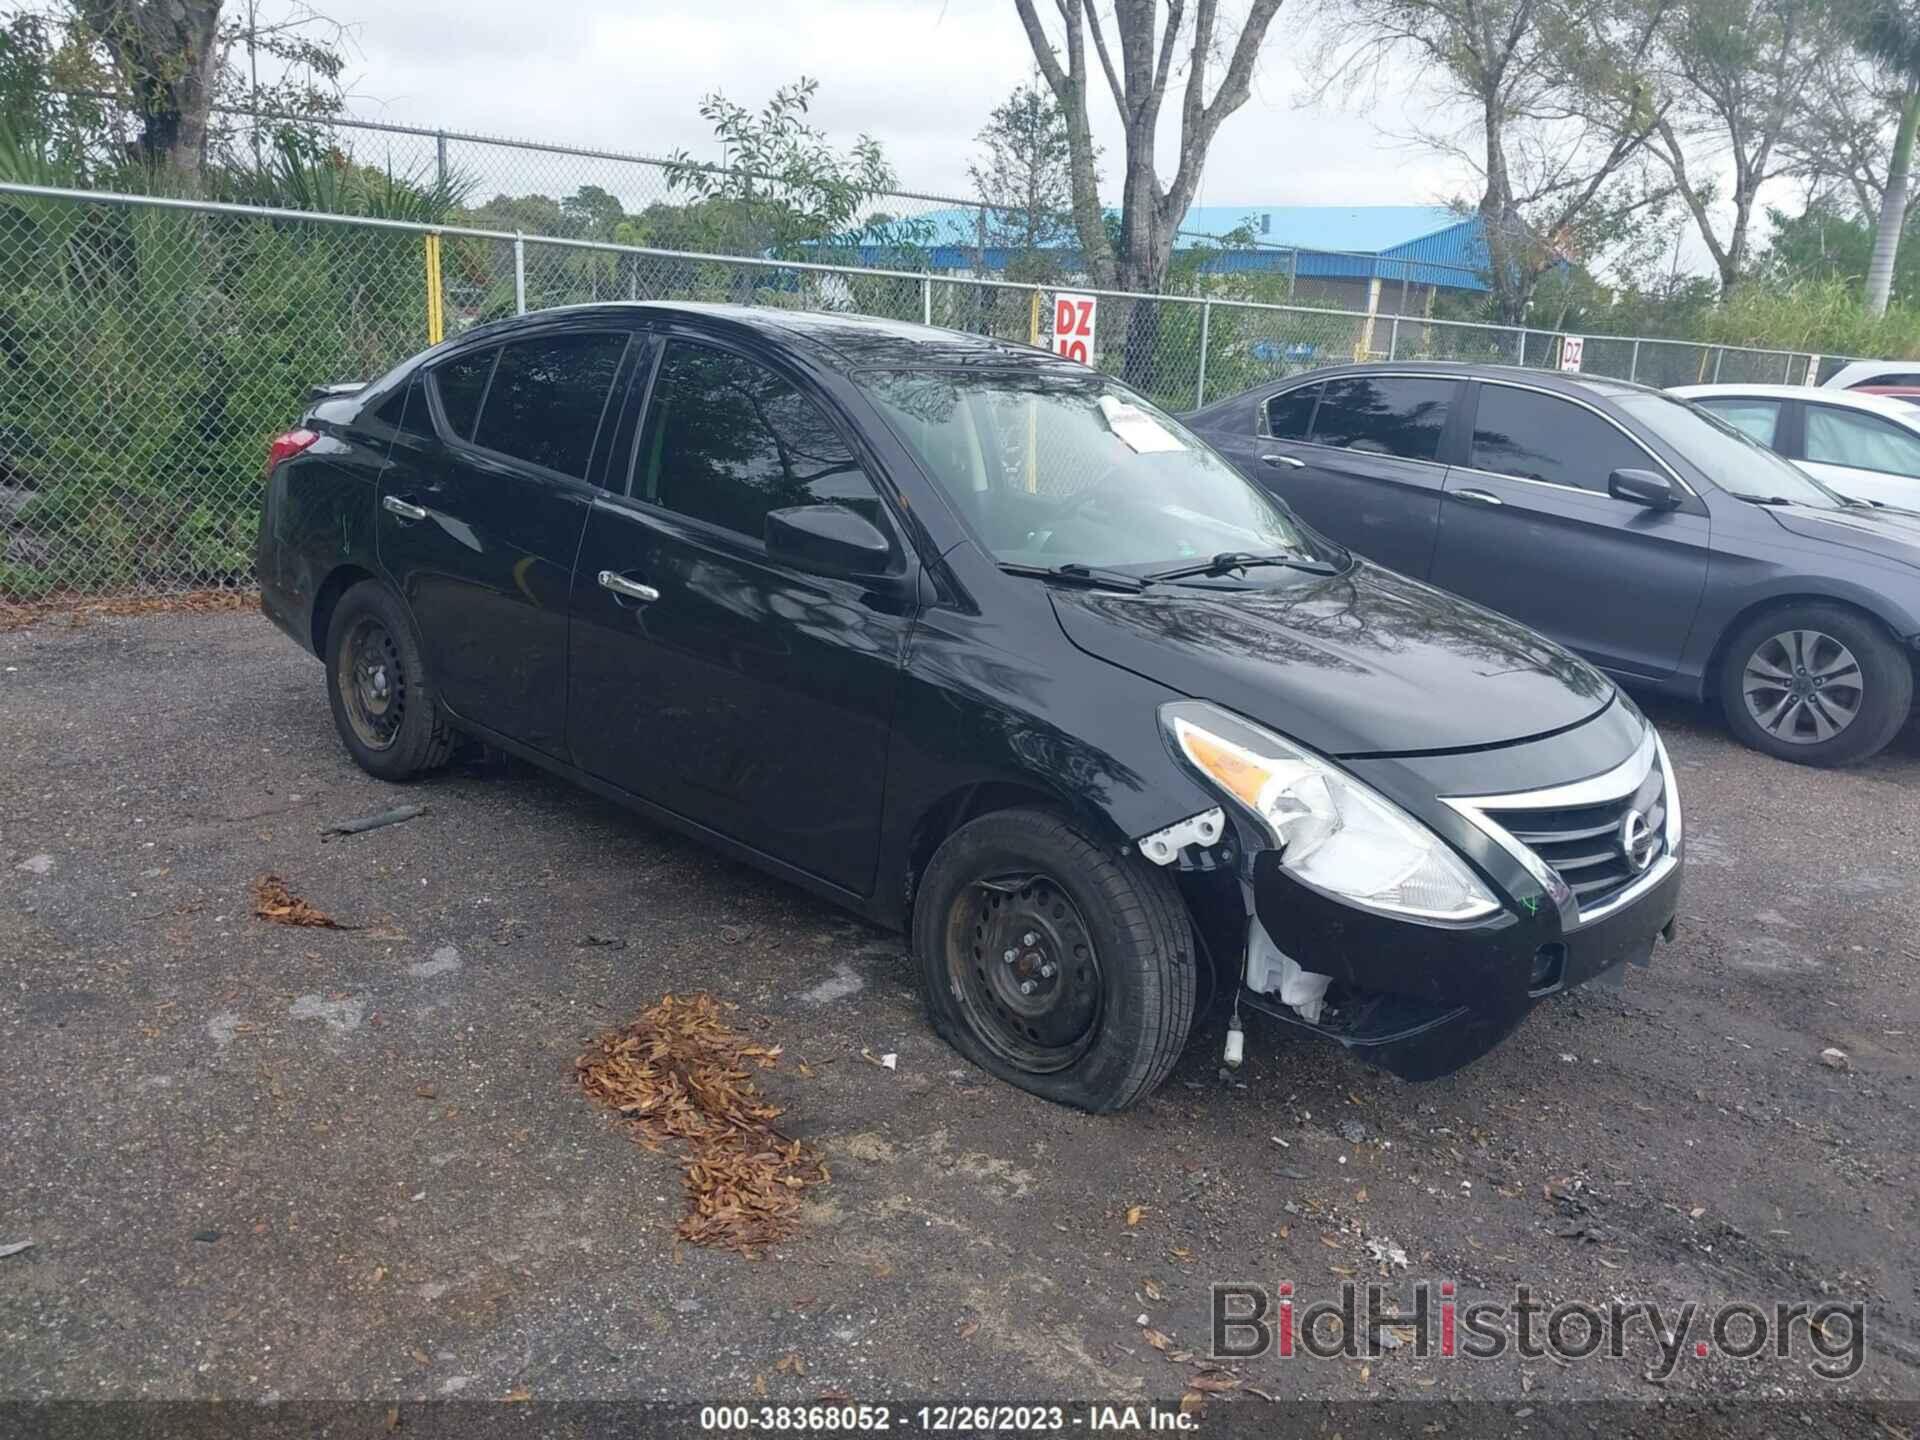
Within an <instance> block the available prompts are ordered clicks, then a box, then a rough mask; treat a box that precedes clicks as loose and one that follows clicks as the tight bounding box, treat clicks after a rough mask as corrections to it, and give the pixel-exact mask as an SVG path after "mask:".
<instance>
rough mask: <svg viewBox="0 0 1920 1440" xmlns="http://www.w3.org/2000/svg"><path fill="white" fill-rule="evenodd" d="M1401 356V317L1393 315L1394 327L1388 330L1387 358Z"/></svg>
mask: <svg viewBox="0 0 1920 1440" xmlns="http://www.w3.org/2000/svg"><path fill="white" fill-rule="evenodd" d="M1399 358H1400V317H1399V316H1398V315H1396V316H1394V317H1393V327H1392V328H1391V329H1390V330H1388V331H1387V359H1389V360H1397V359H1399Z"/></svg>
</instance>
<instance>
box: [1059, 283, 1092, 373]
mask: <svg viewBox="0 0 1920 1440" xmlns="http://www.w3.org/2000/svg"><path fill="white" fill-rule="evenodd" d="M1093 319H1094V299H1093V296H1091V295H1069V294H1066V293H1065V292H1062V293H1061V294H1058V295H1055V296H1054V297H1053V353H1054V354H1056V355H1064V356H1066V357H1067V359H1069V360H1078V361H1079V362H1080V363H1081V364H1082V365H1091V364H1092V363H1093Z"/></svg>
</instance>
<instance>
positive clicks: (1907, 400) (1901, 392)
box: [1849, 385, 1920, 406]
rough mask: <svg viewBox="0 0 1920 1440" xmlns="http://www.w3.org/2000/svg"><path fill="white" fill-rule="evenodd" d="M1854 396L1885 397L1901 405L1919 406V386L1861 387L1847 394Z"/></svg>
mask: <svg viewBox="0 0 1920 1440" xmlns="http://www.w3.org/2000/svg"><path fill="white" fill-rule="evenodd" d="M1849 393H1851V394H1854V395H1885V396H1887V397H1888V398H1890V399H1894V400H1898V401H1900V402H1901V403H1902V404H1906V405H1913V406H1920V385H1861V386H1858V387H1856V388H1855V389H1854V390H1852V391H1851V392H1849Z"/></svg>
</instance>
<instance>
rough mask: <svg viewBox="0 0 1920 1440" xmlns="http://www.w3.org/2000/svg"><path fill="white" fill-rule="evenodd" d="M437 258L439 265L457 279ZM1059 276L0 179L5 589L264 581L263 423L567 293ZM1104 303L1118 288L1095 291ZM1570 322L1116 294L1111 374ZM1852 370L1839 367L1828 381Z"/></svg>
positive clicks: (1761, 368) (1228, 365)
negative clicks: (712, 250)
mask: <svg viewBox="0 0 1920 1440" xmlns="http://www.w3.org/2000/svg"><path fill="white" fill-rule="evenodd" d="M436 263H437V269H436V268H435V266H436ZM1057 293H1058V292H1057V291H1056V290H1054V289H1051V288H1048V287H1036V286H1031V285H1022V284H1015V283H1011V282H1007V281H999V280H991V279H983V278H978V277H972V276H949V275H930V274H925V273H910V272H899V271H889V270H880V269H871V268H866V269H863V268H858V267H850V266H836V265H824V264H803V263H798V262H790V261H776V260H768V259H762V258H751V257H741V256H722V255H704V254H695V253H689V252H681V251H671V250H665V249H657V248H644V247H635V246H622V245H614V244H604V243H597V242H590V241H581V240H568V239H556V238H552V237H543V238H535V237H531V236H526V237H522V236H515V235H508V234H500V233H496V232H491V231H485V230H478V229H469V228H462V227H453V226H442V227H428V226H422V225H414V224H408V223H403V222H399V221H371V220H364V219H348V218H345V217H339V216H331V215H315V214H306V213H301V212H298V211H284V210H262V209H253V208H248V207H244V206H235V205H225V206H223V205H212V204H202V203H199V202H190V201H182V200H168V199H161V198H156V197H137V196H111V195H104V194H94V193H88V192H74V191H58V190H47V189H41V188H36V187H31V186H23V185H13V184H4V185H0V604H17V603H21V602H32V601H38V600H44V599H47V598H48V597H54V596H60V595H74V596H79V595H96V594H102V593H113V594H132V595H146V596H165V595H171V594H176V593H181V592H185V591H189V590H195V589H201V588H206V587H235V588H237V587H243V586H246V585H248V584H250V583H251V567H252V551H253V543H254V530H255V525H256V523H257V518H258V513H259V503H260V491H261V473H262V469H263V462H264V458H265V453H266V445H267V441H268V439H269V438H270V437H271V436H272V435H274V434H275V433H277V432H279V431H280V430H282V429H285V428H286V427H287V426H288V425H290V424H291V423H293V422H294V420H295V419H296V418H297V417H298V416H299V415H300V414H301V413H302V411H303V410H304V409H305V408H306V406H307V404H308V403H309V398H308V395H309V390H310V388H311V387H312V386H314V385H317V384H325V383H329V382H336V381H352V380H365V379H371V378H373V377H375V376H378V375H379V374H381V373H382V372H383V371H385V370H386V369H388V368H389V367H391V366H392V365H393V364H395V363H397V362H398V361H400V360H402V359H404V358H405V357H407V356H408V355H411V354H413V353H415V352H417V351H419V350H420V349H422V348H424V347H425V346H426V345H428V344H429V343H431V342H432V341H434V340H436V339H438V338H442V337H441V336H439V335H436V334H434V333H432V330H433V326H434V320H433V319H430V317H442V318H441V324H442V326H443V328H444V332H445V334H446V335H447V336H452V335H457V334H458V333H460V331H462V330H463V329H467V328H470V327H472V326H473V325H476V324H480V323H483V322H485V321H488V320H492V319H498V318H502V317H505V316H509V315H513V314H516V313H521V312H524V311H528V310H538V309H544V308H546V307H549V306H555V305H566V304H579V303H586V302H594V301H615V300H680V301H686V300H703V301H718V302H726V303H734V304H743V305H759V306H775V307H784V308H790V309H802V310H830V311H839V312H845V313H850V314H854V313H857V314H867V315H879V316H886V317H890V318H892V319H896V320H905V321H925V322H928V323H931V324H934V325H940V326H947V327H950V328H953V329H958V330H966V331H971V332H973V333H976V334H983V335H991V336H994V337H996V338H999V339H1002V340H1006V341H1013V342H1022V343H1032V344H1037V345H1041V346H1048V345H1050V344H1051V342H1052V339H1053V325H1054V304H1053V301H1054V298H1055V295H1056V294H1057ZM1079 293H1098V292H1079ZM1566 338H1567V337H1563V336H1560V335H1557V334H1553V333H1551V332H1545V331H1539V330H1524V329H1516V328H1507V327H1498V326H1486V325H1473V324H1463V323H1453V322H1444V321H1438V320H1428V319H1422V318H1416V317H1400V316H1390V315H1376V314H1366V313H1359V312H1354V311H1349V310H1330V309H1314V308H1310V307H1305V306H1288V305H1269V304H1252V303H1247V302H1240V301H1231V300H1225V299H1209V298H1195V297H1187V296H1146V295H1125V294H1105V293H1102V294H1099V304H1098V310H1097V320H1096V339H1095V347H1094V354H1093V363H1094V364H1095V365H1096V366H1098V367H1099V368H1101V369H1103V370H1106V371H1109V372H1113V373H1116V374H1119V375H1121V376H1122V377H1123V378H1125V379H1126V380H1127V381H1128V382H1129V383H1130V384H1132V385H1134V386H1135V387H1136V388H1137V389H1140V390H1142V391H1144V392H1145V393H1146V394H1148V395H1149V396H1151V397H1152V398H1153V399H1154V400H1155V401H1156V402H1158V403H1159V404H1161V405H1163V406H1165V407H1166V408H1168V409H1171V410H1176V411H1184V410H1189V409H1192V408H1195V407H1197V406H1199V405H1201V404H1204V403H1207V402H1209V401H1212V400H1217V399H1221V398H1223V397H1225V396H1228V395H1232V394H1234V393H1236V392H1238V391H1240V390H1242V389H1245V388H1247V387H1249V386H1252V385H1256V384H1260V383H1262V382H1264V381H1268V380H1272V379H1276V378H1283V377H1285V376H1288V375H1293V374H1297V373H1299V372H1301V371H1305V370H1310V369H1313V368H1315V367H1317V366H1322V365H1329V364H1337V363H1344V362H1348V361H1353V360H1416V359H1441V360H1474V361H1496V362H1502V363H1508V364H1526V365H1533V366H1555V365H1558V364H1559V363H1560V362H1561V360H1562V358H1563V357H1564V355H1565V352H1566ZM1810 358H1811V357H1807V356H1800V355H1792V354H1787V353H1785V352H1777V351H1755V350H1739V349H1732V348H1724V349H1723V348H1721V347H1717V346H1700V345H1686V344H1679V343H1675V342H1669V341H1654V340H1631V339H1625V340H1623V339H1616V338H1611V337H1608V338H1604V339H1603V338H1601V337H1590V338H1588V339H1587V340H1586V342H1585V354H1584V356H1583V368H1584V369H1585V370H1586V372H1587V373H1589V374H1603V375H1610V376H1617V377H1619V378H1622V379H1626V378H1637V379H1639V380H1641V381H1643V382H1645V383H1649V384H1656V385H1668V384H1679V383H1688V382H1694V381H1698V380H1703V379H1705V380H1710V379H1713V378H1715V377H1718V378H1720V379H1722V380H1768V381H1786V382H1790V383H1796V384H1797V383H1802V382H1804V380H1805V379H1806V372H1807V367H1808V364H1809V360H1810ZM1841 363H1844V361H1842V360H1839V359H1832V360H1823V361H1822V362H1821V363H1820V368H1819V372H1818V373H1819V375H1820V376H1822V377H1824V375H1826V374H1830V373H1831V368H1830V367H1831V366H1837V365H1838V364H1841Z"/></svg>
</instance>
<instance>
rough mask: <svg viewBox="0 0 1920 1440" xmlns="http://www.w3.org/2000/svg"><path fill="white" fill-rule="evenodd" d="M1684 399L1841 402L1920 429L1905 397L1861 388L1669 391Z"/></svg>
mask: <svg viewBox="0 0 1920 1440" xmlns="http://www.w3.org/2000/svg"><path fill="white" fill-rule="evenodd" d="M1668 393H1669V394H1672V395H1678V396H1680V397H1681V398H1682V399H1683V400H1710V399H1714V398H1716V397H1718V398H1720V399H1738V398H1740V397H1741V396H1751V397H1752V398H1754V399H1756V400H1807V401H1811V402H1812V403H1814V404H1816V405H1838V406H1839V407H1840V408H1841V409H1843V410H1864V411H1866V412H1867V413H1868V414H1870V415H1882V416H1885V417H1886V418H1887V419H1889V420H1897V421H1899V422H1900V424H1901V425H1902V426H1903V427H1905V428H1906V429H1908V430H1920V415H1916V413H1915V411H1914V408H1913V406H1911V405H1909V404H1907V403H1906V401H1904V400H1895V399H1893V398H1892V397H1891V396H1887V395H1868V394H1864V393H1862V392H1861V391H1858V390H1827V389H1822V388H1809V387H1807V386H1805V385H1676V386H1674V388H1673V389H1672V390H1671V391H1669V392H1668Z"/></svg>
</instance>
